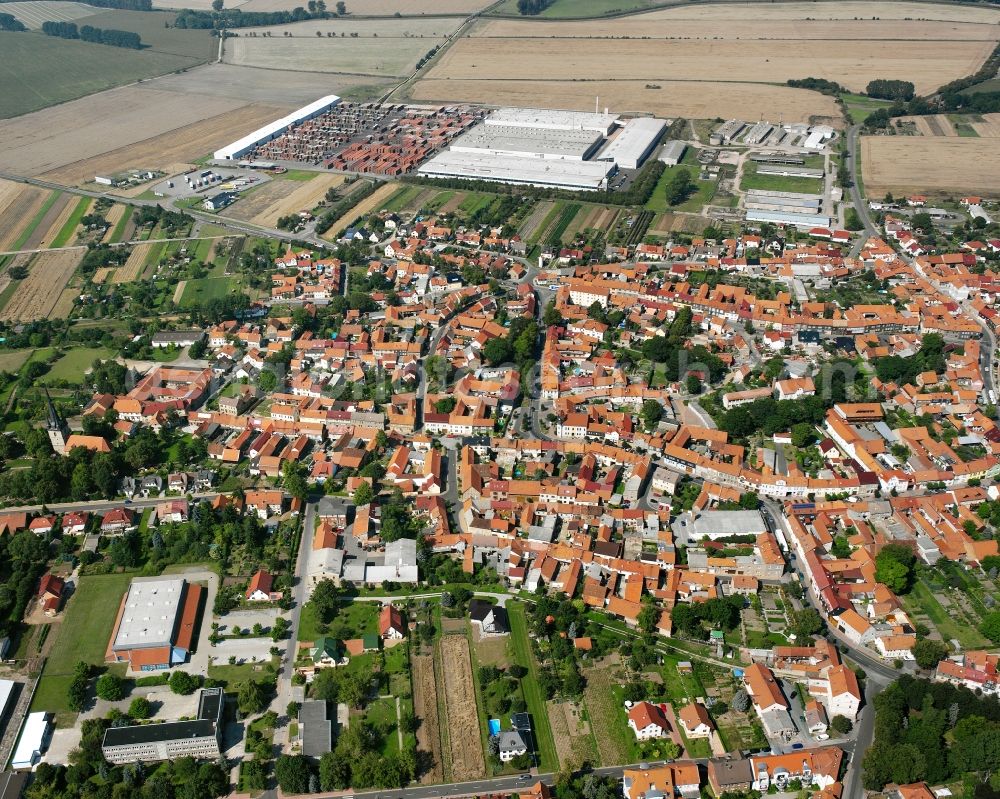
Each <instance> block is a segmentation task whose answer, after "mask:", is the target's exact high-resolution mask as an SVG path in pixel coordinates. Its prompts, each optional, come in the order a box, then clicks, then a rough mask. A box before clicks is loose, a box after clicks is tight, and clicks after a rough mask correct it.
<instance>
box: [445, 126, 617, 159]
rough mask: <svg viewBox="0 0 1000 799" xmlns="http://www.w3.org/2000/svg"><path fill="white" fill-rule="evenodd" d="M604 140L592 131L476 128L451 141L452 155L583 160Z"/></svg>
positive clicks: (497, 127)
mask: <svg viewBox="0 0 1000 799" xmlns="http://www.w3.org/2000/svg"><path fill="white" fill-rule="evenodd" d="M603 141H604V137H603V136H601V134H600V133H597V132H595V131H593V130H578V129H572V130H564V129H562V128H528V127H524V126H521V125H477V126H476V127H474V128H473V129H472V130H470V131H469V132H468V133H466V134H464V135H463V136H460V137H459V138H458V139H456V140H455V141H454V142H452V144H451V152H453V153H483V154H490V155H508V156H515V157H518V158H544V159H548V158H556V159H569V160H575V161H583V160H585V159H586V158H588V157H590V156H591V155H592V154H593V153H594V152H595V151H596V150H597V148H598V147H600V145H601V142H603Z"/></svg>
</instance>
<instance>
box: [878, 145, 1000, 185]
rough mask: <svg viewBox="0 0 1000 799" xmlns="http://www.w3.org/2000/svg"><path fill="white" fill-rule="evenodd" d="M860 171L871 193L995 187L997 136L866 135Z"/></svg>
mask: <svg viewBox="0 0 1000 799" xmlns="http://www.w3.org/2000/svg"><path fill="white" fill-rule="evenodd" d="M861 174H862V176H863V177H864V181H865V191H866V192H867V193H868V195H869V196H871V197H881V196H882V195H884V194H885V193H886V192H889V191H891V192H893V193H895V194H899V193H907V192H924V193H935V192H937V193H942V194H946V193H950V192H979V193H982V194H984V195H989V194H990V193H991V192H995V191H996V188H997V186H1000V158H997V140H996V139H987V138H962V137H947V136H934V137H931V136H927V137H925V136H865V137H862V139H861Z"/></svg>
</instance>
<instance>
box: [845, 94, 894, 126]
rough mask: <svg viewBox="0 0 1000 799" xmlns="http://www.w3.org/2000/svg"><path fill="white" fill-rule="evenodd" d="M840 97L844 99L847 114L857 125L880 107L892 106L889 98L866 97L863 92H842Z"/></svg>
mask: <svg viewBox="0 0 1000 799" xmlns="http://www.w3.org/2000/svg"><path fill="white" fill-rule="evenodd" d="M840 99H841V100H843V101H844V107H845V108H846V109H847V115H848V117H849V118H850V121H851V122H852V123H853V124H855V125H861V124H863V123H864V121H865V120H866V119H868V116H869V115H870V114H871V113H873V112H874V111H878V110H879V109H880V108H891V107H892V103H891V102H889V101H888V100H876V99H875V98H874V97H866V96H865V95H863V94H842V95H840Z"/></svg>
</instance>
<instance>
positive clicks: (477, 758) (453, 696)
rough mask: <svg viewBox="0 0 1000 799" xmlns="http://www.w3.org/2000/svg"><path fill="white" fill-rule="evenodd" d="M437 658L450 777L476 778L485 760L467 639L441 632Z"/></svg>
mask: <svg viewBox="0 0 1000 799" xmlns="http://www.w3.org/2000/svg"><path fill="white" fill-rule="evenodd" d="M441 662H442V665H443V668H442V672H443V674H444V696H445V704H446V706H447V708H448V740H449V744H450V746H449V748H450V749H451V766H452V779H453V780H454V781H455V782H463V781H465V780H474V779H478V778H480V777H482V776H483V775H484V774H485V773H486V763H485V760H484V758H483V742H482V736H481V734H480V731H479V714H478V713H477V711H476V690H475V687H474V685H473V682H472V662H471V661H470V659H469V639H468V638H466V637H465V636H462V635H445V636H444V637H443V638H442V639H441Z"/></svg>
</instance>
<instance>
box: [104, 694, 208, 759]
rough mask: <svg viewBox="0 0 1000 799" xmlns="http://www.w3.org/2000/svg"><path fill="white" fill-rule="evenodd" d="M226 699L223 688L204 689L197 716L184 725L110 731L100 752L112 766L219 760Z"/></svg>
mask: <svg viewBox="0 0 1000 799" xmlns="http://www.w3.org/2000/svg"><path fill="white" fill-rule="evenodd" d="M223 704H224V698H223V693H222V689H221V688H203V689H202V691H201V694H200V696H199V697H198V715H197V717H196V718H194V719H188V720H185V721H167V722H164V723H162V724H137V725H133V726H131V727H110V728H108V729H107V730H106V731H105V732H104V741H103V742H102V743H101V752H102V754H103V755H104V759H105V760H107V761H108V762H109V763H114V764H115V765H116V766H119V765H121V764H123V763H135V762H138V761H142V762H144V763H151V762H156V761H160V760H174V759H176V758H179V757H194V758H201V759H203V760H209V759H213V758H216V757H218V756H219V754H220V753H221V751H222V749H221V747H220V746H219V741H220V738H221V734H222V709H223Z"/></svg>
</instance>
